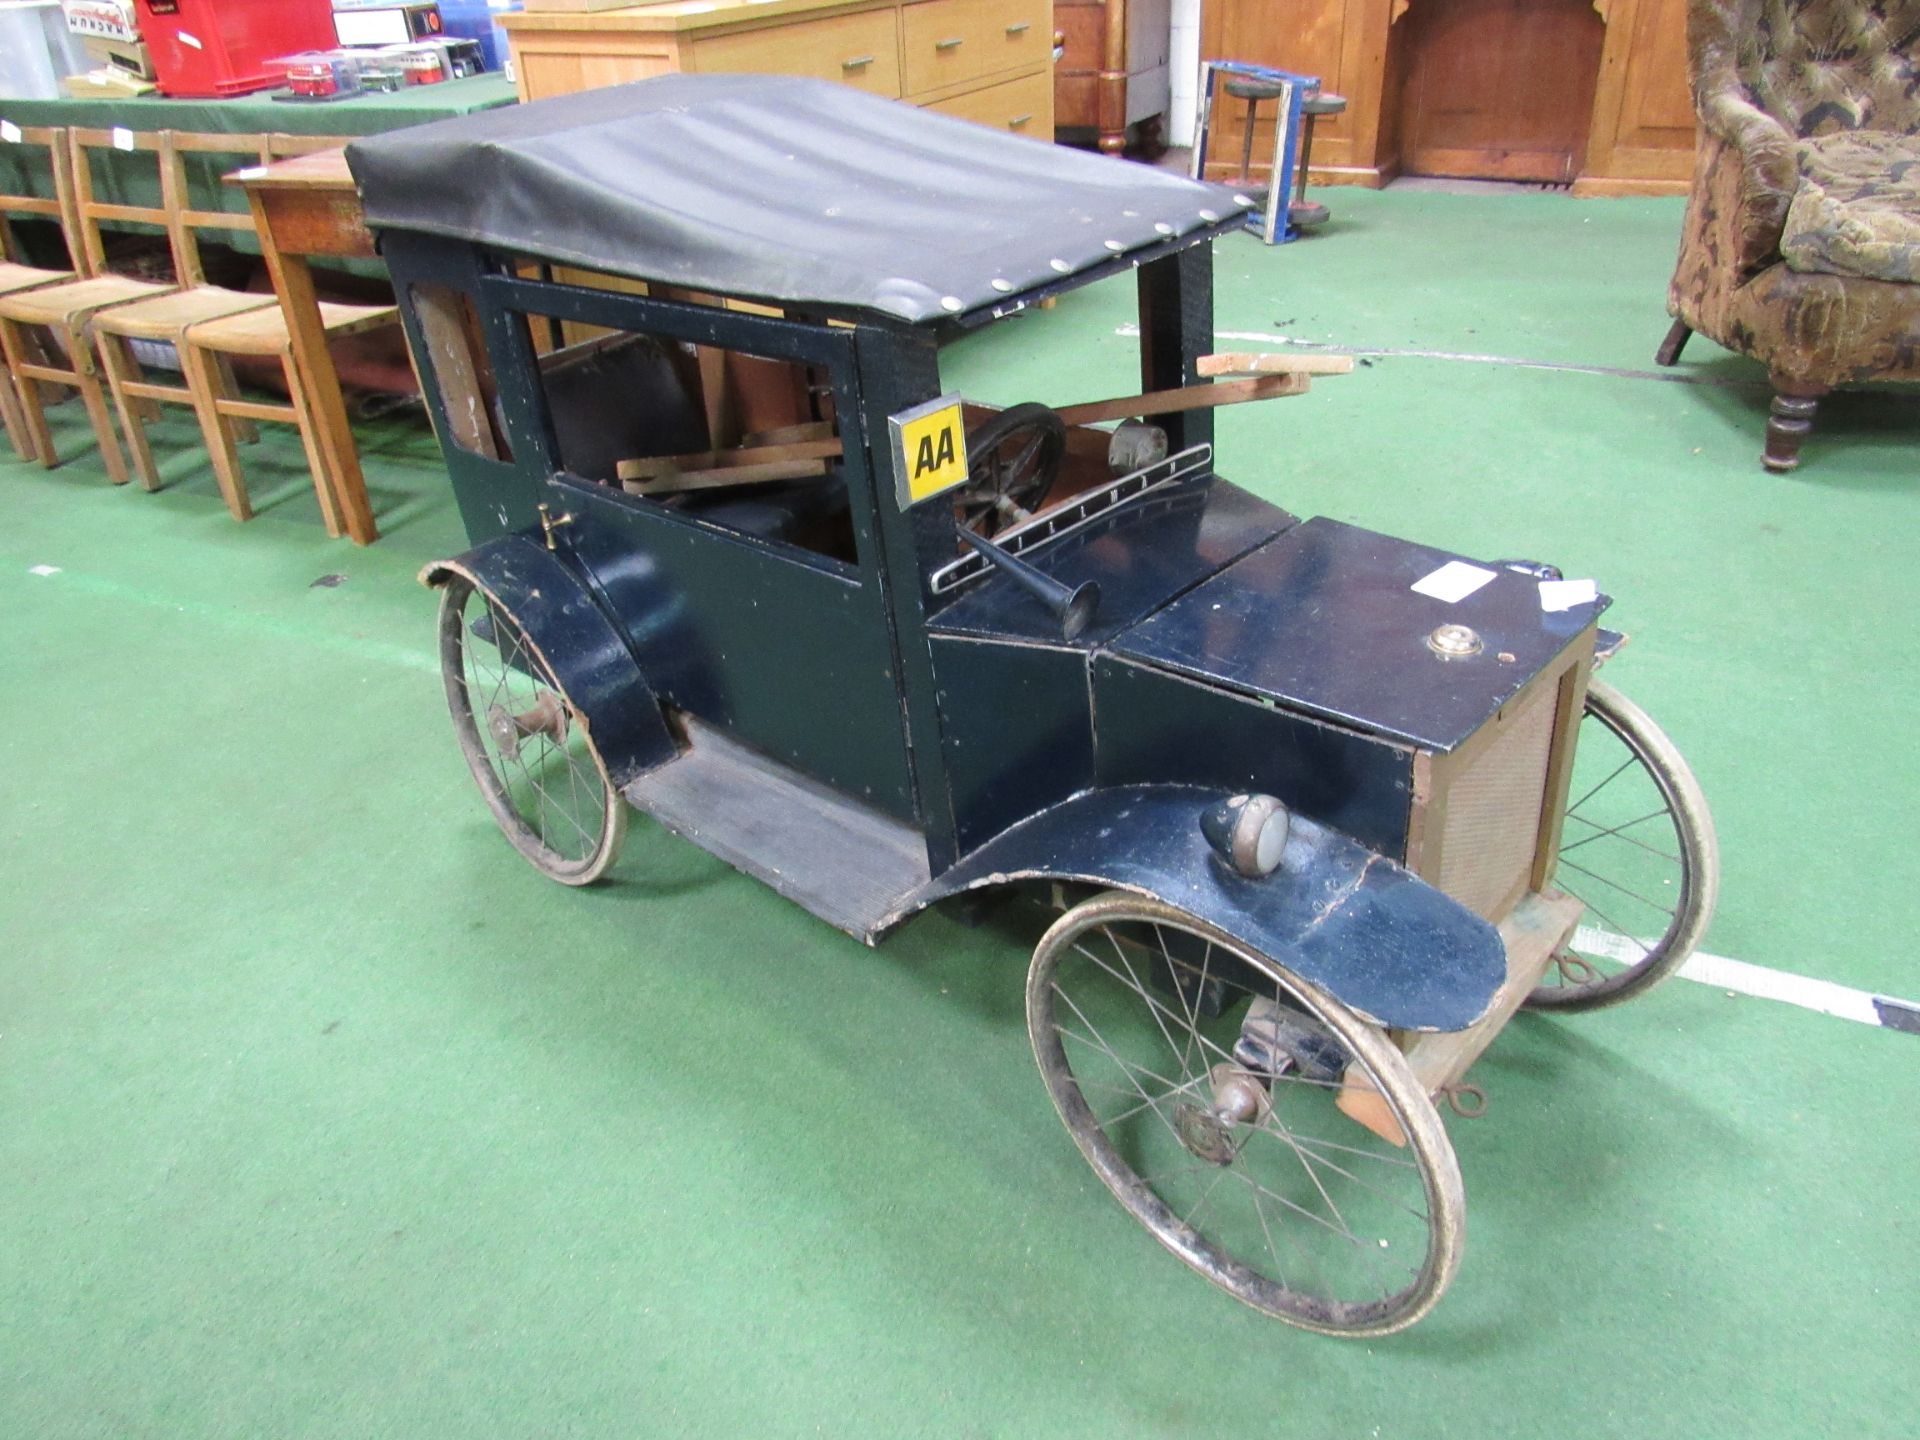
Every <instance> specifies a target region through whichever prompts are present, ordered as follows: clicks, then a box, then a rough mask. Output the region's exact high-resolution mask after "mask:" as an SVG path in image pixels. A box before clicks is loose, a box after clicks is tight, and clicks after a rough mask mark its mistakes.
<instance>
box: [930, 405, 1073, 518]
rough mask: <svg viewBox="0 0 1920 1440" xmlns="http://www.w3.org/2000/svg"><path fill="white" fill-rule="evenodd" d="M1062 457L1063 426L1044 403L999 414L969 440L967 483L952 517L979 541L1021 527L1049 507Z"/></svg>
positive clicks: (957, 497)
mask: <svg viewBox="0 0 1920 1440" xmlns="http://www.w3.org/2000/svg"><path fill="white" fill-rule="evenodd" d="M1066 453H1067V426H1066V422H1065V421H1064V420H1062V419H1061V418H1060V417H1059V416H1058V415H1056V414H1055V413H1054V412H1053V411H1052V410H1049V409H1048V408H1047V407H1046V406H1045V405H1038V404H1034V403H1032V402H1028V403H1027V404H1024V405H1014V406H1010V407H1009V408H1007V409H1005V410H1002V411H1001V412H1000V413H999V414H998V415H995V416H994V417H993V418H992V419H991V420H988V421H987V422H986V423H984V424H983V425H981V426H979V427H978V428H977V429H975V430H974V432H973V433H972V434H970V435H969V436H967V483H966V484H965V485H963V486H961V487H960V489H959V490H957V491H955V492H954V499H953V513H954V518H955V519H956V520H957V521H958V522H959V523H960V525H961V526H962V527H963V528H965V529H968V530H971V531H972V532H973V533H974V534H976V535H979V536H981V537H982V538H986V537H990V536H993V535H995V534H997V533H998V532H1000V531H1001V530H1004V529H1006V528H1007V527H1008V526H1010V525H1017V524H1019V523H1020V522H1021V521H1022V520H1025V519H1026V518H1027V517H1028V516H1030V515H1032V514H1033V512H1034V511H1036V510H1038V509H1040V507H1041V506H1043V505H1045V504H1046V503H1047V492H1048V491H1050V490H1052V489H1053V482H1054V477H1055V476H1056V475H1058V474H1059V472H1060V459H1061V457H1062V456H1064V455H1065V454H1066Z"/></svg>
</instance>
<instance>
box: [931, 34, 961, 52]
mask: <svg viewBox="0 0 1920 1440" xmlns="http://www.w3.org/2000/svg"><path fill="white" fill-rule="evenodd" d="M965 38H966V37H965V36H964V35H956V36H954V38H953V39H951V40H936V41H934V42H933V48H934V49H936V50H957V49H959V48H960V42H961V41H962V40H964V39H965Z"/></svg>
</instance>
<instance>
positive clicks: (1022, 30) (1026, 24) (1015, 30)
mask: <svg viewBox="0 0 1920 1440" xmlns="http://www.w3.org/2000/svg"><path fill="white" fill-rule="evenodd" d="M1032 28H1033V22H1032V21H1029V20H1022V21H1021V22H1020V23H1019V24H1017V25H1009V26H1007V34H1009V35H1024V34H1026V33H1027V31H1029V30H1031V29H1032Z"/></svg>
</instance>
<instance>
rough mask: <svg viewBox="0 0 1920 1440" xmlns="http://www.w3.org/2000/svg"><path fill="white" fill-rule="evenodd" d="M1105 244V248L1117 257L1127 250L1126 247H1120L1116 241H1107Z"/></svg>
mask: <svg viewBox="0 0 1920 1440" xmlns="http://www.w3.org/2000/svg"><path fill="white" fill-rule="evenodd" d="M1105 244H1106V247H1107V248H1108V249H1109V250H1111V251H1113V253H1114V254H1116V255H1118V254H1119V253H1120V252H1121V251H1122V250H1124V249H1126V248H1127V247H1126V246H1124V245H1122V244H1121V243H1120V242H1119V241H1118V240H1108V241H1106V242H1105Z"/></svg>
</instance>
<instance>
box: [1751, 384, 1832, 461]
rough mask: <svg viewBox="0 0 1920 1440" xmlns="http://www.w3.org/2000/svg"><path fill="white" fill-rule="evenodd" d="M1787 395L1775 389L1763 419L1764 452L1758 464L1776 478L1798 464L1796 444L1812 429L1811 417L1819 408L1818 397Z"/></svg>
mask: <svg viewBox="0 0 1920 1440" xmlns="http://www.w3.org/2000/svg"><path fill="white" fill-rule="evenodd" d="M1823 393H1824V392H1822V391H1816V392H1814V393H1813V394H1810V395H1809V394H1805V393H1801V394H1797V395H1796V394H1791V393H1789V392H1787V391H1785V390H1780V389H1776V390H1775V391H1774V396H1773V404H1772V406H1771V407H1770V409H1769V413H1768V415H1767V449H1766V453H1765V454H1763V455H1762V456H1761V457H1760V463H1761V464H1762V465H1765V466H1766V467H1767V469H1769V470H1771V471H1773V473H1774V474H1776V475H1783V474H1785V473H1786V472H1787V471H1789V470H1791V469H1793V468H1794V467H1795V466H1797V465H1798V464H1799V463H1800V442H1801V441H1803V440H1805V439H1806V438H1807V432H1808V431H1810V430H1812V429H1813V413H1814V411H1815V410H1817V409H1819V408H1820V396H1821V394H1823Z"/></svg>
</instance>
